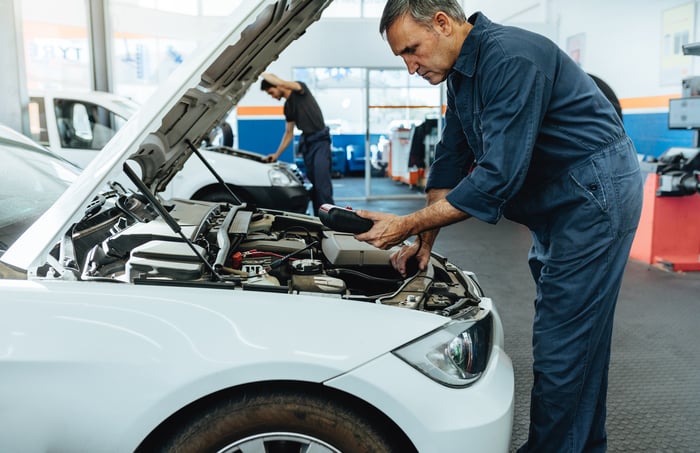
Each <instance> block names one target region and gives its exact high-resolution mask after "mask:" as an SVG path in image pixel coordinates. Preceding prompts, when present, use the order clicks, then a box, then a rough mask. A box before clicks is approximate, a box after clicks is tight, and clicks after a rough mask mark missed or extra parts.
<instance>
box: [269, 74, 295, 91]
mask: <svg viewBox="0 0 700 453" xmlns="http://www.w3.org/2000/svg"><path fill="white" fill-rule="evenodd" d="M260 76H261V77H262V78H263V79H265V80H267V81H268V82H270V83H271V84H272V85H274V86H276V87H278V88H287V89H289V90H292V91H301V90H302V86H301V84H300V83H299V82H294V81H289V80H283V79H280V78H279V77H277V76H276V75H275V74H272V73H270V72H263V73H262V74H261V75H260Z"/></svg>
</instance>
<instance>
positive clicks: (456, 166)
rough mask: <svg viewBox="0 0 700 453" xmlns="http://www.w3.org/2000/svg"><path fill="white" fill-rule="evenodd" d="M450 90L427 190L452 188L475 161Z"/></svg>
mask: <svg viewBox="0 0 700 453" xmlns="http://www.w3.org/2000/svg"><path fill="white" fill-rule="evenodd" d="M450 91H451V90H449V91H448V93H447V110H446V111H445V125H444V127H443V130H442V136H441V138H440V141H439V142H438V144H437V145H436V146H435V160H434V161H433V162H432V163H431V164H430V171H429V173H428V181H427V183H426V185H425V190H426V191H427V190H430V189H452V188H453V187H455V186H456V185H457V184H458V183H459V182H460V181H461V180H462V178H464V177H465V176H466V175H467V173H468V171H469V168H470V167H471V165H472V163H473V162H474V154H473V152H472V149H471V148H470V147H469V143H468V142H467V138H466V137H465V135H464V131H462V126H461V124H460V121H459V118H458V117H457V115H456V110H455V98H454V95H453V94H452V93H450Z"/></svg>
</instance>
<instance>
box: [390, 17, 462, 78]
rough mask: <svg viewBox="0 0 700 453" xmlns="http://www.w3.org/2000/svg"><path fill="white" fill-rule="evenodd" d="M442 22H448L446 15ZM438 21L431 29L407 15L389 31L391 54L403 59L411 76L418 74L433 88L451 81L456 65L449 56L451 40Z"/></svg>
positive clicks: (399, 19)
mask: <svg viewBox="0 0 700 453" xmlns="http://www.w3.org/2000/svg"><path fill="white" fill-rule="evenodd" d="M438 14H440V13H438ZM436 16H437V15H436ZM441 19H445V17H444V15H443V16H441ZM436 20H437V19H436ZM436 20H434V21H433V26H432V27H430V28H428V27H426V26H425V25H423V24H420V23H418V22H416V21H415V20H413V18H411V17H410V16H409V15H403V16H402V17H400V18H398V19H397V20H396V21H394V23H393V24H391V26H390V27H389V28H388V29H387V31H386V39H387V41H388V43H389V47H391V51H392V52H394V55H397V56H400V57H401V58H403V61H404V63H406V67H407V68H408V72H409V73H410V74H415V73H418V75H420V76H421V77H423V78H424V79H425V80H427V81H428V82H430V83H431V84H432V85H437V84H439V83H440V82H442V81H443V80H445V79H446V78H447V75H448V74H449V72H450V70H451V69H452V65H453V64H454V61H455V60H454V58H452V57H451V55H450V52H449V46H448V45H447V44H448V42H447V40H448V37H446V36H445V35H444V33H443V31H442V29H441V28H440V27H439V24H438V23H437V22H436Z"/></svg>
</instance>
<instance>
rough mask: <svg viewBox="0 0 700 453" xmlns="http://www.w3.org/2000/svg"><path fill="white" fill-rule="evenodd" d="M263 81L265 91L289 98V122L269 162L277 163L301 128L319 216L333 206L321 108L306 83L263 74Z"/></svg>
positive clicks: (327, 133) (328, 147)
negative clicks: (322, 208)
mask: <svg viewBox="0 0 700 453" xmlns="http://www.w3.org/2000/svg"><path fill="white" fill-rule="evenodd" d="M262 78H263V80H262V82H261V83H260V89H261V90H263V91H265V92H266V93H267V94H269V95H270V96H272V97H273V98H275V99H277V100H279V99H282V98H284V99H285V102H284V117H285V119H286V120H287V125H286V127H285V130H284V135H283V136H282V141H281V143H280V145H279V147H278V148H277V151H275V152H274V153H273V154H270V155H268V156H266V161H267V162H274V161H276V160H277V159H278V158H279V156H280V154H282V151H284V150H285V149H286V148H287V146H289V144H290V143H291V142H292V140H293V139H294V127H295V126H296V127H298V128H299V129H301V132H302V134H301V137H300V138H299V153H300V154H301V155H302V156H303V158H304V166H305V167H306V176H307V177H308V178H309V181H311V184H313V192H312V194H311V203H312V205H313V209H314V214H316V215H318V208H319V207H320V206H321V205H322V204H324V203H331V204H332V203H333V183H332V182H331V167H332V161H331V135H330V131H329V130H328V127H327V126H326V123H325V121H324V119H323V114H322V113H321V108H320V107H319V106H318V103H317V102H316V99H315V98H314V97H313V95H312V94H311V92H310V91H309V89H308V87H307V86H306V84H305V83H303V82H289V81H286V80H282V79H280V78H279V77H277V76H276V75H274V74H270V73H263V74H262Z"/></svg>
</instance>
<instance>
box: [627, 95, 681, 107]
mask: <svg viewBox="0 0 700 453" xmlns="http://www.w3.org/2000/svg"><path fill="white" fill-rule="evenodd" d="M679 97H681V96H680V95H679V94H667V95H664V96H648V97H643V98H626V99H620V106H621V107H622V108H623V109H643V108H653V107H668V101H669V99H676V98H679Z"/></svg>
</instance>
